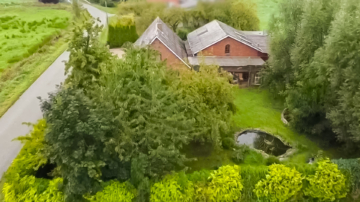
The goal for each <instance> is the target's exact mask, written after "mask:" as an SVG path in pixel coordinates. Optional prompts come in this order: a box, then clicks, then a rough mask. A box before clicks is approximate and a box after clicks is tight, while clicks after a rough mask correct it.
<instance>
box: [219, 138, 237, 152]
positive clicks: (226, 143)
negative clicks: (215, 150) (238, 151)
mask: <svg viewBox="0 0 360 202" xmlns="http://www.w3.org/2000/svg"><path fill="white" fill-rule="evenodd" d="M222 146H223V148H224V149H232V148H234V146H235V140H234V138H231V137H226V138H224V139H223V140H222Z"/></svg>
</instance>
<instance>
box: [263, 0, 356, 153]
mask: <svg viewBox="0 0 360 202" xmlns="http://www.w3.org/2000/svg"><path fill="white" fill-rule="evenodd" d="M359 15H360V6H359V4H358V2H357V1H355V0H344V1H336V0H315V1H292V0H291V1H284V2H283V3H282V6H281V9H280V13H279V14H278V15H276V16H275V17H274V18H273V20H272V22H271V26H270V33H271V36H272V38H271V42H270V47H271V48H270V54H271V55H272V57H270V59H269V68H266V69H265V70H264V81H265V82H264V84H265V85H266V86H268V87H269V88H270V90H271V91H273V93H274V94H280V95H282V96H283V97H284V98H285V99H286V107H287V108H288V109H289V112H290V118H291V125H293V126H294V127H295V128H296V129H298V130H300V131H304V132H306V133H308V134H311V135H317V136H319V135H322V137H323V139H326V140H328V141H330V140H335V138H337V139H338V140H341V141H343V142H345V143H347V146H348V147H347V150H348V151H351V149H353V148H354V147H358V145H359V144H357V143H358V142H359V141H360V138H359V137H360V133H359V131H360V130H359V125H358V124H357V123H358V122H359V120H360V116H359V109H360V108H359V107H358V105H357V103H359V100H360V96H359V91H358V89H359V86H360V81H359V78H358V77H356V76H355V75H357V74H358V73H359V69H360V68H359V65H358V64H359V63H358V62H357V61H359V54H358V50H359V43H358V42H359V39H358V38H357V37H355V36H356V35H357V34H358V32H359V28H358V27H359V26H357V24H358V23H359V21H358V18H359ZM343 30H347V31H346V32H344V31H343ZM335 135H336V136H337V137H335Z"/></svg>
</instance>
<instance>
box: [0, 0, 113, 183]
mask: <svg viewBox="0 0 360 202" xmlns="http://www.w3.org/2000/svg"><path fill="white" fill-rule="evenodd" d="M83 7H84V8H86V9H87V10H88V11H89V13H90V14H91V15H92V16H93V17H94V18H99V19H100V20H101V23H102V24H105V23H106V13H105V12H103V11H100V10H99V9H97V8H95V7H93V6H90V5H87V4H83ZM68 59H69V52H67V51H65V52H64V53H62V54H61V55H60V56H59V57H58V58H57V59H56V60H55V62H54V63H53V64H51V66H50V67H49V68H48V69H47V70H46V71H45V72H44V73H43V74H42V75H41V76H40V77H39V78H38V79H37V80H36V81H35V82H34V83H33V84H32V85H31V86H30V88H29V89H28V90H26V91H25V93H23V95H22V96H21V97H20V98H19V100H17V101H16V102H15V104H14V105H13V106H12V107H11V108H10V109H9V110H8V111H7V112H6V113H5V114H4V115H3V116H2V117H1V118H0V178H1V177H2V175H3V173H4V172H5V171H6V170H7V168H8V167H9V166H10V164H11V162H12V160H13V159H14V158H15V157H16V155H17V154H18V153H19V151H20V149H21V146H22V145H21V143H20V142H19V141H12V140H13V139H14V138H16V137H18V136H23V135H25V134H27V133H29V131H30V130H31V128H30V127H28V126H26V125H23V124H22V123H23V122H31V123H35V122H36V121H37V120H38V119H41V118H42V113H41V111H40V105H39V104H40V103H39V100H38V99H37V97H38V96H41V97H42V98H46V97H47V95H48V93H49V92H53V91H55V90H56V85H59V84H60V83H61V82H63V81H64V80H65V78H66V76H65V75H64V73H65V64H64V62H63V61H64V60H68Z"/></svg>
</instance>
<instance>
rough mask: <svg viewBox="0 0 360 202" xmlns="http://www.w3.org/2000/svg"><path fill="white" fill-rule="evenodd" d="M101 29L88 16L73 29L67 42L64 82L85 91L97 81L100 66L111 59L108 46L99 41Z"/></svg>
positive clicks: (105, 64)
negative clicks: (68, 54) (68, 56)
mask: <svg viewBox="0 0 360 202" xmlns="http://www.w3.org/2000/svg"><path fill="white" fill-rule="evenodd" d="M101 31H102V26H99V25H98V23H96V22H95V20H93V19H92V18H91V17H90V18H88V19H86V20H85V22H84V23H83V24H81V25H79V26H76V27H75V28H74V29H73V36H72V39H71V41H70V43H69V49H68V51H69V52H70V58H69V61H68V62H67V63H66V68H65V73H66V74H69V77H68V78H67V79H66V83H67V85H73V86H75V87H77V88H84V90H85V93H86V92H87V89H88V88H91V86H92V85H93V84H94V83H96V82H97V79H98V77H99V76H100V74H101V72H100V69H101V68H100V67H102V66H109V62H111V61H112V60H111V57H112V55H111V53H110V52H109V50H108V48H107V47H106V46H105V45H103V44H102V43H101V42H100V41H99V33H101Z"/></svg>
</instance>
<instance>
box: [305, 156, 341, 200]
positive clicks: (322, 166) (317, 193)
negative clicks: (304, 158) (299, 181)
mask: <svg viewBox="0 0 360 202" xmlns="http://www.w3.org/2000/svg"><path fill="white" fill-rule="evenodd" d="M306 179H307V181H308V182H309V186H308V187H307V188H306V189H305V190H304V193H305V195H307V196H311V197H313V198H318V199H320V200H321V201H326V200H327V201H335V200H337V199H340V198H344V197H346V194H347V191H348V190H347V186H346V178H345V176H344V174H342V173H341V172H340V170H339V169H338V166H337V165H336V164H334V163H331V161H330V160H329V159H326V160H323V161H320V162H318V167H317V169H316V173H315V175H312V176H308V177H307V178H306Z"/></svg>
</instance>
